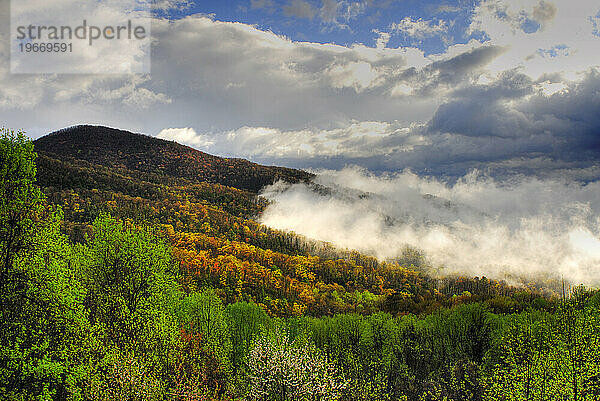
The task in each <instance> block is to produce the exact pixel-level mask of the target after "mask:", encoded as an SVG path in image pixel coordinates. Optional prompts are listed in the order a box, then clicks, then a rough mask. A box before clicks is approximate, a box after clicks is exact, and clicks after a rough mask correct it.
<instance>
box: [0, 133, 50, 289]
mask: <svg viewBox="0 0 600 401" xmlns="http://www.w3.org/2000/svg"><path fill="white" fill-rule="evenodd" d="M35 158H36V154H35V153H34V152H33V144H32V143H31V141H29V140H28V139H27V137H26V136H25V134H24V133H23V132H21V131H18V132H14V131H12V130H7V129H5V128H2V129H0V286H2V285H4V284H5V283H6V282H7V280H9V275H10V269H11V264H12V262H13V260H14V258H15V257H16V255H17V254H18V253H19V252H23V251H25V250H28V249H30V247H31V246H32V245H33V234H34V231H35V228H36V224H35V220H36V218H37V214H38V213H39V212H40V211H41V200H42V195H41V192H40V190H39V188H37V187H35V186H34V182H35V177H36V168H35Z"/></svg>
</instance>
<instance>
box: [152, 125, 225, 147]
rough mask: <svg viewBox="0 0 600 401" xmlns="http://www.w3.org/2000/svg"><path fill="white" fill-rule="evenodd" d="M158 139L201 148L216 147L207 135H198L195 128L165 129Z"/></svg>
mask: <svg viewBox="0 0 600 401" xmlns="http://www.w3.org/2000/svg"><path fill="white" fill-rule="evenodd" d="M156 136H157V137H158V138H161V139H166V140H169V141H175V142H179V143H185V144H188V145H193V146H197V147H200V148H205V147H210V146H212V145H214V141H212V140H210V139H209V138H208V137H207V136H206V135H200V134H198V133H197V132H196V131H195V130H194V129H193V128H189V127H188V128H165V129H163V130H162V131H160V132H159V133H158V135H156Z"/></svg>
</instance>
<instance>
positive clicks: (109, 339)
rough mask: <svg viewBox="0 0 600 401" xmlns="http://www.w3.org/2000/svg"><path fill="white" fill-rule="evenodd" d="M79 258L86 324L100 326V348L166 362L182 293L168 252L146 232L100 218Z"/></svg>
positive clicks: (107, 218) (173, 263)
mask: <svg viewBox="0 0 600 401" xmlns="http://www.w3.org/2000/svg"><path fill="white" fill-rule="evenodd" d="M79 256H80V258H81V264H82V268H81V269H80V273H79V275H80V277H81V280H82V281H83V282H84V283H85V285H86V287H87V297H86V300H85V303H86V306H87V308H88V310H89V313H90V320H91V321H92V323H94V324H98V325H100V326H102V327H103V330H104V332H105V343H106V345H107V346H118V347H126V348H131V349H137V350H138V351H140V352H142V353H144V354H154V357H155V359H156V358H166V354H167V351H168V347H169V344H172V343H173V342H174V341H175V340H176V338H177V336H178V333H177V322H176V320H175V319H174V318H173V313H174V309H175V307H176V305H177V303H178V302H179V299H180V297H181V294H182V293H181V291H180V289H179V284H178V282H177V275H178V272H177V270H178V269H177V265H176V263H175V262H174V261H173V258H172V256H171V251H170V248H169V247H168V246H167V245H166V244H165V243H164V242H163V241H162V240H160V239H159V238H158V237H157V236H155V235H154V234H153V233H152V231H151V230H150V229H147V228H143V227H138V226H135V225H133V224H130V223H125V222H122V221H119V220H116V219H114V218H112V217H110V216H107V215H102V216H101V217H99V218H97V219H96V220H95V221H94V224H93V231H92V238H91V239H89V241H88V244H87V245H83V246H81V247H80V249H79Z"/></svg>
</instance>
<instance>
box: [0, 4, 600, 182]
mask: <svg viewBox="0 0 600 401" xmlns="http://www.w3.org/2000/svg"><path fill="white" fill-rule="evenodd" d="M27 1H28V2H30V3H36V2H38V3H40V6H41V5H44V6H45V7H48V8H47V11H46V12H47V13H49V15H52V14H51V13H52V12H53V11H52V10H58V8H56V7H55V5H53V2H54V3H56V6H57V5H60V6H62V7H63V9H64V7H69V6H71V3H76V2H77V1H78V0H51V1H47V0H27ZM112 1H126V0H112ZM158 1H159V2H158V4H157V8H156V10H155V14H154V15H155V18H154V20H153V23H152V40H153V47H152V58H151V63H152V64H151V73H150V74H136V75H119V74H87V75H86V74H24V75H23V74H22V75H19V74H11V73H10V70H9V69H8V58H9V48H8V45H7V42H6V38H7V37H8V29H9V28H8V25H9V24H2V34H1V35H2V38H3V40H1V41H0V59H1V60H4V61H3V62H2V63H0V117H2V124H3V125H6V126H8V127H11V128H18V129H24V130H25V131H26V132H27V133H28V134H29V135H30V136H31V137H33V138H35V137H39V136H41V135H43V134H45V133H47V132H50V131H52V130H55V129H59V128H62V127H65V126H70V125H74V124H80V123H91V124H103V125H108V126H113V127H119V128H123V129H128V130H132V131H136V132H143V133H147V134H149V135H156V136H159V137H161V138H166V139H173V140H177V141H179V142H183V143H186V144H188V145H190V146H193V147H195V148H198V149H200V150H204V151H207V152H209V153H214V154H219V155H225V156H235V157H244V158H249V159H251V160H253V161H257V162H261V163H268V164H279V165H286V166H291V167H301V168H312V169H318V168H328V169H340V168H343V167H344V166H347V165H357V166H361V167H364V168H367V169H369V170H371V171H375V172H386V171H400V170H404V169H411V170H412V171H416V172H419V173H421V174H430V175H436V176H443V175H446V176H461V175H463V174H465V173H466V172H468V171H470V170H472V169H474V168H477V169H487V171H490V172H491V173H492V174H498V175H499V174H503V173H506V172H515V171H516V172H519V173H525V174H540V175H544V174H550V173H551V172H552V171H559V172H560V174H563V175H564V174H571V175H572V176H577V177H579V178H581V179H584V180H589V179H593V178H594V177H596V176H597V175H598V171H597V159H598V157H597V156H598V150H599V149H600V139H599V135H598V130H599V127H600V113H598V110H600V95H599V90H600V75H599V66H600V52H598V49H599V48H600V4H599V3H598V2H596V1H593V0H578V1H571V0H472V1H462V0H459V1H443V2H434V1H417V0H402V1H393V0H362V1H346V0H284V1H275V0H240V1H200V0H197V1H192V0H188V1H179V0H158ZM1 4H2V8H1V9H0V15H1V17H2V18H3V20H7V18H8V15H9V7H8V1H7V0H2V1H1ZM50 6H52V7H50ZM57 12H58V11H57ZM134 50H135V49H131V51H132V52H133V51H134ZM126 53H127V49H123V52H122V54H126ZM84 62H85V60H83V61H82V63H84ZM115 62H118V60H116V61H115ZM81 68H83V65H82V66H81Z"/></svg>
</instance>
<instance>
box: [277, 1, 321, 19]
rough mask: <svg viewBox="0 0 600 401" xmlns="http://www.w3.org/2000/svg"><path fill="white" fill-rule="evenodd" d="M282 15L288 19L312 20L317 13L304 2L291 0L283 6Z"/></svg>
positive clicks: (310, 5)
mask: <svg viewBox="0 0 600 401" xmlns="http://www.w3.org/2000/svg"><path fill="white" fill-rule="evenodd" d="M283 13H284V14H285V15H286V16H288V17H296V18H307V19H313V17H314V16H315V14H316V13H317V11H316V10H315V8H314V7H313V6H312V4H310V3H309V2H308V1H306V0H291V1H290V2H289V3H288V4H287V5H285V6H283Z"/></svg>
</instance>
